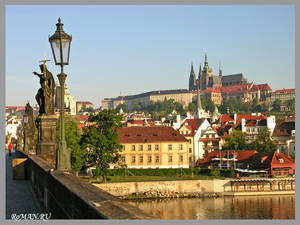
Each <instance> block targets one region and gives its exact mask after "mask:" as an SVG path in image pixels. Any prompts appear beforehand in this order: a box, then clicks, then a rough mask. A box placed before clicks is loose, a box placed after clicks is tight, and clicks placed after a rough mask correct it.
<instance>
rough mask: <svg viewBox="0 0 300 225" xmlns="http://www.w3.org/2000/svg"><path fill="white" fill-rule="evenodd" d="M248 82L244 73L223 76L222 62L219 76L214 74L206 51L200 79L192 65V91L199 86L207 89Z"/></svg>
mask: <svg viewBox="0 0 300 225" xmlns="http://www.w3.org/2000/svg"><path fill="white" fill-rule="evenodd" d="M247 83H248V82H247V79H245V78H244V76H243V74H241V73H240V74H233V75H226V76H222V68H221V64H220V68H219V75H218V76H215V75H213V70H212V69H211V68H210V67H209V66H208V61H207V54H206V52H205V61H204V67H203V69H202V68H201V64H200V69H199V73H198V79H196V75H195V72H194V68H193V64H192V66H191V72H190V80H189V90H190V91H195V90H197V86H198V87H199V90H207V89H209V88H213V89H218V88H220V87H225V86H235V85H243V84H247Z"/></svg>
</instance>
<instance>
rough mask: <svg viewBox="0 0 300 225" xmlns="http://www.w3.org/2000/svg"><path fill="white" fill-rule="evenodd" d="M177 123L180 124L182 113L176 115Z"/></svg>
mask: <svg viewBox="0 0 300 225" xmlns="http://www.w3.org/2000/svg"><path fill="white" fill-rule="evenodd" d="M176 123H178V124H179V123H180V115H177V116H176Z"/></svg>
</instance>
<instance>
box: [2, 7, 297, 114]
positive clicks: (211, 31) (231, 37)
mask: <svg viewBox="0 0 300 225" xmlns="http://www.w3.org/2000/svg"><path fill="white" fill-rule="evenodd" d="M58 18H60V19H61V22H62V23H63V24H64V27H63V28H64V31H65V32H66V33H67V34H69V35H72V38H73V39H72V43H71V51H70V62H69V65H66V66H64V73H66V74H67V75H68V77H67V80H66V82H67V86H68V88H69V91H70V94H71V95H73V96H74V97H75V99H76V101H89V102H91V103H93V104H94V108H99V107H100V106H101V101H102V100H103V99H104V98H114V97H117V96H120V95H122V96H125V95H134V94H140V93H144V92H149V91H156V90H170V89H188V82H189V75H190V69H191V63H193V65H194V70H195V73H196V74H198V72H199V65H200V63H201V65H202V66H203V65H204V60H205V51H206V52H207V57H208V64H209V66H210V67H211V68H212V69H213V74H214V75H218V73H219V64H220V62H221V65H222V72H223V76H224V75H230V74H238V73H242V74H243V75H244V77H245V78H247V79H248V81H249V82H253V83H254V84H265V83H267V84H269V86H270V87H271V89H272V90H273V91H275V90H278V89H283V88H295V6H293V5H77V6H75V5H74V6H71V5H6V8H5V60H6V61H5V82H6V83H5V88H6V90H5V105H6V106H25V104H26V102H27V101H29V102H30V104H31V105H32V106H34V105H35V104H36V100H35V95H36V93H37V91H38V89H39V88H40V84H39V78H38V77H37V76H35V75H34V74H33V71H36V72H39V73H40V70H39V64H40V62H39V61H41V60H43V59H44V53H45V54H46V59H49V60H50V61H49V62H47V64H46V65H47V68H48V70H49V71H50V72H51V73H52V74H53V76H54V79H56V78H57V74H59V73H60V66H56V65H55V63H54V59H53V55H52V52H51V47H50V43H49V41H48V38H49V36H51V35H52V34H54V33H55V30H56V23H57V22H58Z"/></svg>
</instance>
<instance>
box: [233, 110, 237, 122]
mask: <svg viewBox="0 0 300 225" xmlns="http://www.w3.org/2000/svg"><path fill="white" fill-rule="evenodd" d="M233 118H234V121H233V124H236V118H237V114H236V113H235V114H234V115H233Z"/></svg>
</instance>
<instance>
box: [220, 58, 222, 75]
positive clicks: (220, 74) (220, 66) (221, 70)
mask: <svg viewBox="0 0 300 225" xmlns="http://www.w3.org/2000/svg"><path fill="white" fill-rule="evenodd" d="M219 76H220V77H221V76H222V66H221V60H220V67H219Z"/></svg>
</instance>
